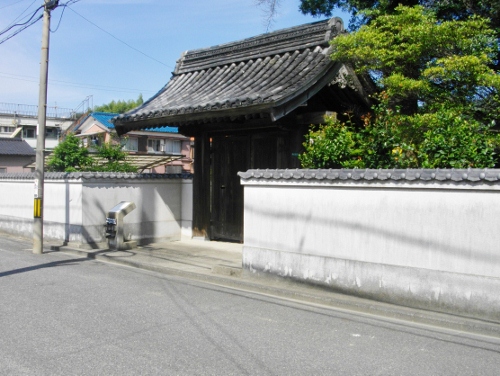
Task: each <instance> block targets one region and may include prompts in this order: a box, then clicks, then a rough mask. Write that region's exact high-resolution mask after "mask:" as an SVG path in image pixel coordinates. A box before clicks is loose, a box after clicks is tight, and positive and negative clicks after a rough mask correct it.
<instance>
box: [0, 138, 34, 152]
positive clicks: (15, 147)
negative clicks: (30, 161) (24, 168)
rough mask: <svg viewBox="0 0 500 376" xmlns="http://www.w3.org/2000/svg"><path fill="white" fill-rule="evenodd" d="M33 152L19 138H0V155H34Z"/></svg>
mask: <svg viewBox="0 0 500 376" xmlns="http://www.w3.org/2000/svg"><path fill="white" fill-rule="evenodd" d="M35 154H36V153H35V150H34V149H33V148H32V147H31V146H29V144H28V143H27V142H26V141H24V140H22V139H20V138H0V155H19V156H31V155H35Z"/></svg>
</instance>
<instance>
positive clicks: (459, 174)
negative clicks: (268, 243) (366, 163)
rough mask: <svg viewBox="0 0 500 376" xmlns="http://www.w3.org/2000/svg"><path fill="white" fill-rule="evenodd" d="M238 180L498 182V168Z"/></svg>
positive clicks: (265, 174) (254, 173)
mask: <svg viewBox="0 0 500 376" xmlns="http://www.w3.org/2000/svg"><path fill="white" fill-rule="evenodd" d="M238 175H239V176H240V177H241V178H242V180H268V181H271V180H290V181H293V180H296V181H307V180H308V181H314V180H329V181H386V180H387V181H390V180H394V181H398V180H406V181H432V180H435V181H456V182H460V181H468V182H478V181H488V182H500V169H406V170H405V169H393V170H390V169H380V170H375V169H328V170H327V169H318V170H300V169H295V170H293V169H284V170H248V171H245V172H239V173H238Z"/></svg>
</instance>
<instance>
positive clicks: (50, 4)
mask: <svg viewBox="0 0 500 376" xmlns="http://www.w3.org/2000/svg"><path fill="white" fill-rule="evenodd" d="M58 5H59V0H57V1H56V0H45V7H44V11H43V28H42V54H41V59H40V91H39V96H38V126H37V137H36V164H35V202H34V209H33V217H34V220H33V253H35V254H39V255H41V254H42V253H43V185H44V163H45V124H46V121H47V78H48V74H49V39H50V12H51V11H52V10H53V9H55V8H57V6H58Z"/></svg>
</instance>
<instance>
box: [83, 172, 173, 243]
mask: <svg viewBox="0 0 500 376" xmlns="http://www.w3.org/2000/svg"><path fill="white" fill-rule="evenodd" d="M100 180H101V179H96V180H95V181H86V182H85V185H84V199H83V207H84V208H85V211H84V214H83V223H84V227H85V229H86V231H87V233H86V237H87V241H88V242H97V243H99V242H102V241H105V237H104V227H103V224H104V222H105V219H106V215H107V213H108V212H109V210H111V209H112V208H113V207H114V206H116V205H117V204H118V203H120V202H121V201H131V202H133V203H135V205H136V209H135V210H134V211H132V212H131V213H130V214H128V215H127V216H125V219H124V223H125V224H126V227H125V233H126V236H127V238H128V239H131V240H138V241H141V240H142V239H148V240H152V239H154V240H161V239H165V240H166V239H171V240H178V239H180V236H181V225H180V221H181V204H182V202H181V197H182V196H181V191H182V189H181V186H182V185H181V181H180V180H178V179H175V180H174V179H172V180H166V179H161V180H155V179H151V180H130V181H123V180H119V179H116V181H114V182H112V183H111V184H110V183H109V182H101V181H100Z"/></svg>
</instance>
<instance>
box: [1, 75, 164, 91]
mask: <svg viewBox="0 0 500 376" xmlns="http://www.w3.org/2000/svg"><path fill="white" fill-rule="evenodd" d="M0 77H5V78H7V79H11V80H19V81H25V82H33V83H38V80H37V78H36V77H32V76H22V75H15V74H11V73H5V72H0ZM49 82H50V83H51V84H53V85H64V86H72V87H80V88H85V89H93V90H98V91H111V92H118V93H120V92H121V93H148V92H149V93H154V92H155V91H154V90H144V89H133V88H124V87H115V86H105V85H92V84H84V83H78V82H68V81H62V80H52V79H49Z"/></svg>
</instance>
